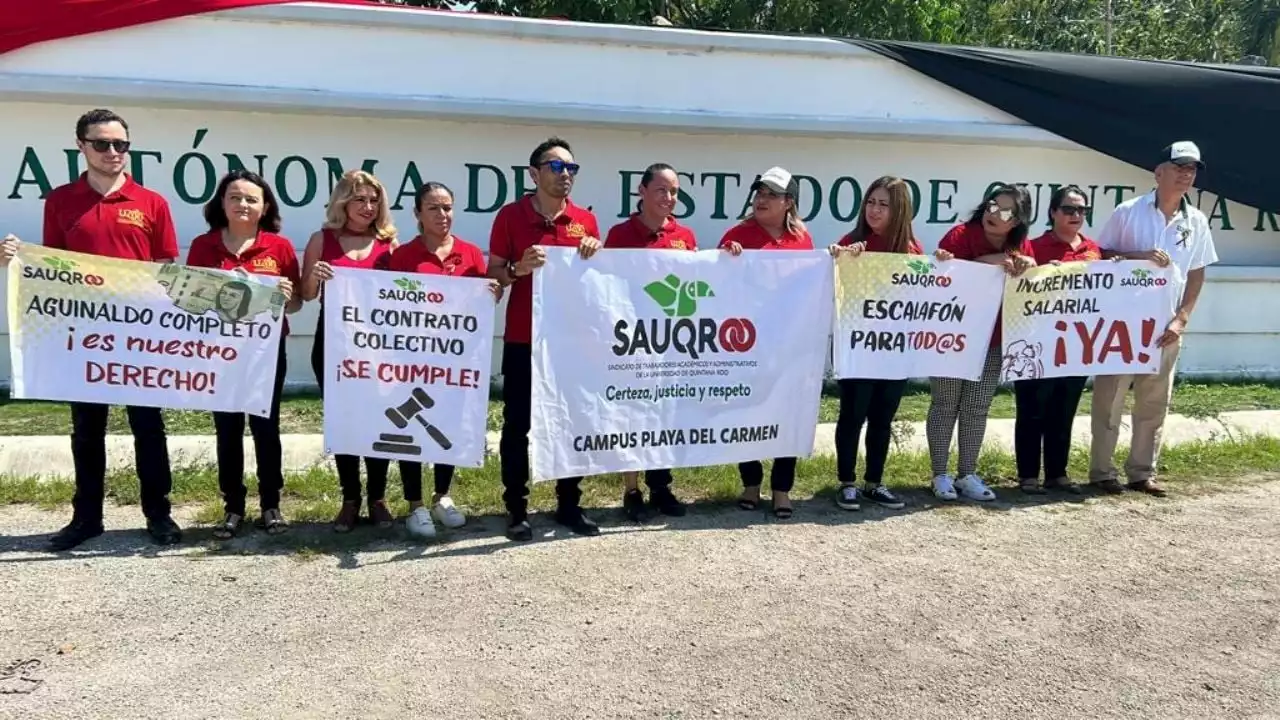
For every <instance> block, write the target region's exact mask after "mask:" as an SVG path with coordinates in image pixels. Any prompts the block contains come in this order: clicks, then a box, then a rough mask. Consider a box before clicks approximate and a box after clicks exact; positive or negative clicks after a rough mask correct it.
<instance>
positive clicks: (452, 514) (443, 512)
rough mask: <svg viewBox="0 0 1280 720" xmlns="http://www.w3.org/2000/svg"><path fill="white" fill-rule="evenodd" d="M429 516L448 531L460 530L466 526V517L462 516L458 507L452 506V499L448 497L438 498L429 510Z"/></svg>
mask: <svg viewBox="0 0 1280 720" xmlns="http://www.w3.org/2000/svg"><path fill="white" fill-rule="evenodd" d="M431 516H432V517H434V518H435V519H436V520H439V521H440V524H441V525H443V526H445V527H447V528H449V529H454V528H460V527H462V526H463V525H466V524H467V516H466V515H463V514H462V511H461V510H459V509H458V506H457V505H454V504H453V498H451V497H449V496H448V495H445V496H444V497H442V498H440V501H439V502H437V503H436V504H435V507H433V508H431Z"/></svg>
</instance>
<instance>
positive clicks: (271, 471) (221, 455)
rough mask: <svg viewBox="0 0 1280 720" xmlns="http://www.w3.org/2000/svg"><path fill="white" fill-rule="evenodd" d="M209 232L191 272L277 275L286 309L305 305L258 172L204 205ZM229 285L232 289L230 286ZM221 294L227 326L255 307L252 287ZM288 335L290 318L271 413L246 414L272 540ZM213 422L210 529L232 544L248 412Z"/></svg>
mask: <svg viewBox="0 0 1280 720" xmlns="http://www.w3.org/2000/svg"><path fill="white" fill-rule="evenodd" d="M204 217H205V220H206V221H207V222H208V223H209V232H207V233H205V234H204V235H201V236H200V237H198V238H196V239H195V240H192V241H191V249H190V250H189V251H188V252H187V264H188V265H190V266H192V267H207V268H219V269H221V270H242V271H245V272H248V273H252V274H256V275H273V276H275V277H278V278H280V285H279V289H280V292H282V293H284V297H285V301H286V303H287V304H286V305H285V312H289V313H292V312H295V311H297V309H298V308H299V306H301V305H302V301H301V300H300V299H298V298H295V297H294V296H293V293H294V287H295V284H296V283H299V282H300V279H299V273H298V253H297V251H295V250H294V249H293V241H291V240H289V239H288V238H286V237H283V236H281V235H279V234H278V233H279V232H280V210H279V206H278V205H276V198H275V195H273V194H272V192H271V187H270V186H268V185H267V182H266V181H265V180H263V179H262V178H261V177H260V176H259V175H258V174H257V173H253V172H250V171H248V170H234V171H232V172H230V173H227V175H226V176H225V177H223V178H222V181H221V182H219V183H218V187H217V189H216V190H215V191H214V193H213V197H212V198H211V199H210V200H209V203H208V204H207V205H205V206H204ZM227 285H230V286H232V287H230V288H228V287H227ZM227 285H224V286H223V287H222V289H220V290H219V291H218V301H219V302H222V301H223V300H224V296H230V299H229V300H227V301H228V302H231V301H234V302H235V304H236V309H237V311H236V312H235V313H233V314H234V318H233V319H230V320H227V319H224V322H239V321H240V320H243V319H244V318H245V317H247V316H248V314H249V311H250V308H251V306H252V289H251V287H250V285H249V284H248V283H245V282H241V281H238V280H235V281H232V282H230V283H228V284H227ZM288 334H289V321H288V319H286V320H285V321H284V323H283V325H282V327H281V332H280V347H279V349H278V350H277V355H276V377H275V383H274V385H273V387H272V392H271V408H270V412H271V414H270V415H268V416H267V417H258V416H256V415H250V416H249V432H250V434H252V435H253V451H254V455H255V457H256V459H257V461H258V500H259V503H260V505H261V507H262V519H261V524H262V527H263V529H265V530H266V531H267V532H268V533H270V534H272V535H275V534H278V533H282V532H284V531H285V530H286V529H287V528H288V524H287V523H286V522H285V519H284V516H283V515H281V514H280V491H281V490H282V489H283V488H284V471H283V468H282V461H281V458H282V450H281V447H280V392H281V391H282V390H283V389H284V374H285V370H286V369H287V368H288V362H287V361H286V360H285V354H284V339H285V336H287V335H288ZM213 425H214V429H215V431H216V433H217V436H218V438H217V445H218V486H219V488H220V489H221V490H222V499H223V503H224V505H225V514H224V515H223V517H222V522H220V523H218V524H217V525H215V526H214V528H213V537H214V538H216V539H218V540H229V539H231V538H233V537H235V535H236V534H237V533H238V532H240V527H241V525H242V524H243V522H244V515H245V496H246V495H248V490H247V489H246V488H245V486H244V425H245V414H244V413H239V412H215V413H214V414H213Z"/></svg>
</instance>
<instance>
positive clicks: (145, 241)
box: [0, 109, 182, 551]
mask: <svg viewBox="0 0 1280 720" xmlns="http://www.w3.org/2000/svg"><path fill="white" fill-rule="evenodd" d="M129 145H130V143H129V125H128V124H127V123H125V121H124V119H123V118H121V117H120V116H119V115H117V114H115V113H114V112H111V111H110V110H103V109H97V110H90V111H89V112H87V113H85V114H84V115H82V116H80V119H79V120H78V121H77V122H76V146H77V147H79V148H80V152H81V153H83V154H84V159H85V165H87V168H86V169H85V172H83V173H82V174H81V175H80V177H79V179H77V180H75V181H74V182H72V183H69V184H67V185H63V186H61V187H58V188H55V189H54V190H53V191H52V192H50V193H49V195H48V197H46V198H45V204H44V244H45V246H47V247H52V248H59V249H62V250H70V251H72V252H79V253H87V254H90V255H102V256H106V257H114V258H122V259H125V260H142V261H149V262H159V263H168V262H173V259H174V258H176V257H177V256H178V239H177V234H176V233H175V231H174V227H173V219H172V217H171V216H170V214H169V204H168V202H166V201H165V199H164V198H163V197H161V196H160V195H159V194H158V193H155V192H152V191H151V190H148V189H146V188H144V187H142V186H141V185H139V184H138V183H136V182H134V181H133V179H132V178H130V177H129V176H128V175H127V174H125V168H126V167H127V165H128V159H129ZM17 246H18V239H17V238H16V237H14V236H12V235H9V236H7V237H6V238H5V241H4V244H3V249H2V250H0V261H3V262H4V263H6V264H7V263H8V261H9V260H10V259H11V258H12V257H13V256H14V254H16V252H17ZM125 410H126V413H127V414H128V417H129V428H130V429H131V430H132V431H133V443H134V453H135V455H136V457H135V462H136V468H137V473H138V482H139V484H140V485H141V496H142V511H143V513H144V514H145V515H146V518H147V532H148V533H149V534H150V535H151V537H152V539H154V540H155V541H156V542H157V543H159V544H161V545H172V544H175V543H177V542H180V541H181V540H182V531H181V530H180V529H179V528H178V525H177V524H176V523H175V522H174V521H173V518H172V517H171V516H170V509H169V491H170V489H171V487H172V485H173V478H172V475H171V473H170V468H169V448H168V440H167V438H166V436H165V430H164V419H163V418H162V417H161V415H160V409H159V408H153V407H128V408H125ZM107 411H108V407H107V406H106V405H99V404H96V403H71V456H72V460H73V462H74V463H75V473H76V494H75V498H74V499H73V500H72V516H71V523H70V524H69V525H67V526H66V527H64V528H63V529H62V530H60V531H58V532H57V533H55V534H54V535H53V537H51V538H50V540H49V547H50V549H52V550H54V551H62V550H69V549H71V548H73V547H76V546H77V545H79V544H81V543H83V542H84V541H86V540H89V539H90V538H94V537H97V536H98V535H101V534H102V530H103V528H102V503H103V499H104V495H105V484H106V474H107Z"/></svg>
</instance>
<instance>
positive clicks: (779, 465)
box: [720, 167, 813, 520]
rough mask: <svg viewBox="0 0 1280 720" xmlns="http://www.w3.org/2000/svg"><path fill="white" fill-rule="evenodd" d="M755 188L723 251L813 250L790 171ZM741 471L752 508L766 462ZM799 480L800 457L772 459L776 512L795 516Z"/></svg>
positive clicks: (742, 500)
mask: <svg viewBox="0 0 1280 720" xmlns="http://www.w3.org/2000/svg"><path fill="white" fill-rule="evenodd" d="M751 192H752V193H753V196H752V198H751V211H750V213H749V214H748V215H747V217H746V218H745V219H744V220H743V221H742V222H740V223H738V224H737V225H734V226H733V227H731V228H729V231H728V232H726V233H725V234H724V237H723V238H721V240H720V248H721V249H722V250H726V251H728V252H729V254H731V255H741V254H742V251H743V250H812V249H813V238H812V237H810V235H809V231H808V229H806V228H805V226H804V221H803V220H801V219H800V213H799V211H798V210H796V202H797V201H798V199H799V195H800V183H799V182H798V181H797V180H796V179H795V178H794V177H792V176H791V173H789V172H787V171H786V170H784V169H782V168H780V167H773V168H769V169H768V170H766V171H765V173H764V174H763V175H761V176H759V177H757V178H756V180H755V182H753V183H751ZM738 472H739V473H740V474H741V475H742V495H741V497H739V498H738V506H739V507H741V508H742V509H743V510H754V509H756V506H757V505H758V504H759V503H760V486H761V485H763V484H764V465H763V464H762V463H761V462H760V461H759V460H753V461H751V462H744V463H738ZM795 480H796V458H793V457H787V458H774V459H773V470H772V471H771V472H770V475H769V487H770V490H772V491H773V515H774V517H776V518H778V519H780V520H786V519H787V518H790V517H791V512H792V510H791V488H792V486H793V485H795Z"/></svg>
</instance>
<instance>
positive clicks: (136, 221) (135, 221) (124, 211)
mask: <svg viewBox="0 0 1280 720" xmlns="http://www.w3.org/2000/svg"><path fill="white" fill-rule="evenodd" d="M116 222H117V223H119V224H121V225H132V226H134V227H136V228H141V229H143V230H146V229H147V216H146V213H144V212H142V211H141V210H138V209H137V208H120V210H119V214H118V215H117V216H116Z"/></svg>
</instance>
